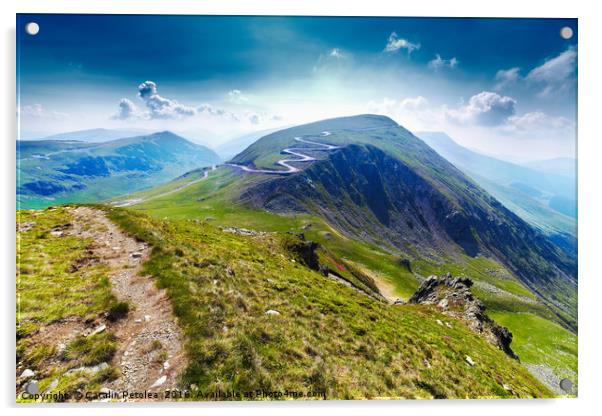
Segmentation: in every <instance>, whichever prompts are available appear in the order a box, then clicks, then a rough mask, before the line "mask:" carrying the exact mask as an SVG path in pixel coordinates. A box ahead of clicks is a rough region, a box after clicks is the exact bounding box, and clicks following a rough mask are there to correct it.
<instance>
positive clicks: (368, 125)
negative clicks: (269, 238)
mask: <svg viewBox="0 0 602 416" xmlns="http://www.w3.org/2000/svg"><path fill="white" fill-rule="evenodd" d="M324 132H326V133H324ZM326 134H328V135H327V136H326ZM299 136H303V137H304V138H309V139H311V140H314V141H320V140H321V141H322V142H325V143H328V144H332V145H337V146H339V147H341V148H340V149H337V150H334V151H332V152H319V151H316V150H308V151H307V153H308V154H311V155H312V156H315V158H316V159H318V160H317V161H315V162H312V163H310V164H309V166H307V165H306V166H307V167H306V168H305V169H304V170H302V171H301V172H299V173H295V174H292V175H270V176H269V177H267V178H264V179H262V180H259V179H258V180H257V182H258V183H257V184H256V185H255V186H250V187H248V188H247V189H246V190H244V191H243V192H242V194H241V198H240V199H241V201H243V202H244V203H247V204H250V205H251V206H254V207H256V208H264V209H268V210H270V211H276V212H282V213H286V212H305V213H317V214H318V215H320V216H321V217H323V218H326V219H327V221H328V222H329V223H331V224H333V225H335V227H336V228H337V229H338V230H340V231H341V232H343V233H346V234H347V235H348V236H352V237H353V238H358V239H361V240H364V241H368V242H371V243H374V244H385V245H390V246H393V247H395V248H396V249H398V250H404V251H406V252H408V251H409V252H415V253H417V257H431V258H433V257H434V258H439V259H446V258H447V259H449V258H457V257H458V256H461V255H468V256H469V257H475V256H477V255H482V256H485V257H491V258H494V259H497V260H498V261H500V262H501V263H502V264H504V265H505V266H506V267H507V268H508V269H509V270H510V271H511V272H512V273H514V274H515V275H516V276H518V277H519V278H520V279H521V281H522V282H523V283H525V284H526V285H527V286H528V287H529V288H530V289H531V290H532V291H534V292H535V293H537V294H538V296H539V297H540V298H541V299H543V300H544V301H545V303H546V304H547V305H548V306H549V307H551V308H552V309H553V310H554V311H555V312H556V313H557V314H558V315H559V316H560V317H561V319H562V320H563V322H564V323H565V325H568V326H569V327H571V328H576V264H575V261H574V260H573V259H571V258H570V257H569V256H567V255H566V254H565V253H564V252H563V251H562V250H561V249H560V248H559V247H558V246H556V245H555V244H554V243H553V242H551V241H550V240H549V239H547V238H546V237H545V236H544V235H543V234H541V233H539V232H538V231H536V230H535V229H533V228H532V227H531V226H530V225H529V224H527V223H526V222H525V221H523V220H521V219H520V218H519V217H518V216H517V215H515V214H514V213H512V212H511V211H509V210H508V209H506V208H505V207H504V206H503V205H501V204H500V203H499V202H498V201H497V200H495V199H494V198H492V197H491V196H489V195H488V194H487V193H486V192H485V191H483V190H482V189H481V188H480V187H478V186H477V185H476V184H475V183H474V182H473V181H472V180H470V179H469V178H468V177H466V176H465V175H464V174H463V173H462V172H460V171H459V170H458V169H456V168H455V167H454V166H453V165H452V164H450V163H449V162H447V161H446V160H445V159H443V158H442V157H440V156H439V155H438V154H437V153H436V152H435V151H433V150H432V149H431V148H429V147H428V146H426V145H425V144H424V143H423V142H422V141H421V140H420V139H418V138H416V137H415V136H413V135H412V134H411V133H410V132H409V131H407V130H406V129H404V128H403V127H401V126H398V125H396V124H395V123H394V122H393V121H392V120H390V119H388V118H386V117H380V116H372V115H368V116H356V117H350V118H339V119H333V120H326V121H323V122H318V123H312V124H308V125H304V126H300V127H295V128H291V129H286V130H282V131H280V132H277V133H274V134H271V135H268V136H266V137H264V138H262V139H260V140H259V141H257V142H256V143H254V144H253V145H252V146H250V147H249V148H248V149H246V150H245V151H244V152H242V153H241V154H239V155H237V156H236V157H235V158H234V159H233V161H234V162H236V163H238V164H241V165H246V166H255V167H262V168H266V167H270V166H273V164H274V162H275V161H277V160H279V159H280V158H281V157H282V156H281V155H280V150H281V149H283V148H286V147H289V146H294V145H295V144H294V143H295V140H294V138H295V137H299ZM297 146H299V145H297ZM299 165H301V163H299ZM257 175H260V176H264V177H265V176H267V175H261V174H257ZM400 178H401V180H400Z"/></svg>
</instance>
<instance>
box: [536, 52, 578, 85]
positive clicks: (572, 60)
mask: <svg viewBox="0 0 602 416" xmlns="http://www.w3.org/2000/svg"><path fill="white" fill-rule="evenodd" d="M576 64H577V49H576V48H575V47H574V46H571V47H569V48H568V49H567V50H566V51H564V52H562V53H560V54H559V55H558V56H556V57H554V58H550V59H548V60H546V61H545V62H544V63H543V64H541V65H540V66H538V67H536V68H533V69H532V70H531V71H530V72H529V73H528V74H527V76H526V77H525V79H526V80H527V81H528V82H531V83H534V84H539V85H543V89H542V90H541V92H540V95H541V96H544V97H545V96H549V95H550V94H551V93H553V92H556V91H561V90H564V89H566V88H567V87H568V86H570V85H572V84H573V82H574V73H575V69H576V67H577V65H576Z"/></svg>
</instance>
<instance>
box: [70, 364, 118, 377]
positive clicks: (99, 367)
mask: <svg viewBox="0 0 602 416" xmlns="http://www.w3.org/2000/svg"><path fill="white" fill-rule="evenodd" d="M107 368H109V364H107V363H100V364H97V365H94V366H91V367H76V368H72V369H71V370H69V371H67V372H66V373H65V375H71V374H74V373H77V372H80V371H81V372H84V373H88V374H96V373H98V372H99V371H101V370H104V369H107Z"/></svg>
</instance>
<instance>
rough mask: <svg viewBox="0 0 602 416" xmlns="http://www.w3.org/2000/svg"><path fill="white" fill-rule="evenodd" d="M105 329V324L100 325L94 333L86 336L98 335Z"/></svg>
mask: <svg viewBox="0 0 602 416" xmlns="http://www.w3.org/2000/svg"><path fill="white" fill-rule="evenodd" d="M105 329H107V326H106V325H105V324H101V325H99V326H97V327H96V328H95V329H94V331H92V332H90V334H89V335H88V336H89V337H91V336H92V335H96V334H100V333H101V332H103V331H104V330H105Z"/></svg>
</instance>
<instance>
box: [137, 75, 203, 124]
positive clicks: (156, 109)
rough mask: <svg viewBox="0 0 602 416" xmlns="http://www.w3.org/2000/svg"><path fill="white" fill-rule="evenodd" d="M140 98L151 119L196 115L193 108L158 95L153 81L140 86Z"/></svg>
mask: <svg viewBox="0 0 602 416" xmlns="http://www.w3.org/2000/svg"><path fill="white" fill-rule="evenodd" d="M138 96H139V97H140V98H141V99H142V101H144V103H145V105H146V107H147V108H148V116H149V118H151V119H166V118H181V117H186V116H192V115H194V114H195V113H196V110H195V109H194V108H193V107H189V106H186V105H183V104H180V103H179V102H177V101H176V100H172V99H169V98H165V97H162V96H160V95H159V94H158V93H157V84H155V83H154V82H153V81H144V82H143V83H142V84H140V85H139V86H138Z"/></svg>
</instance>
